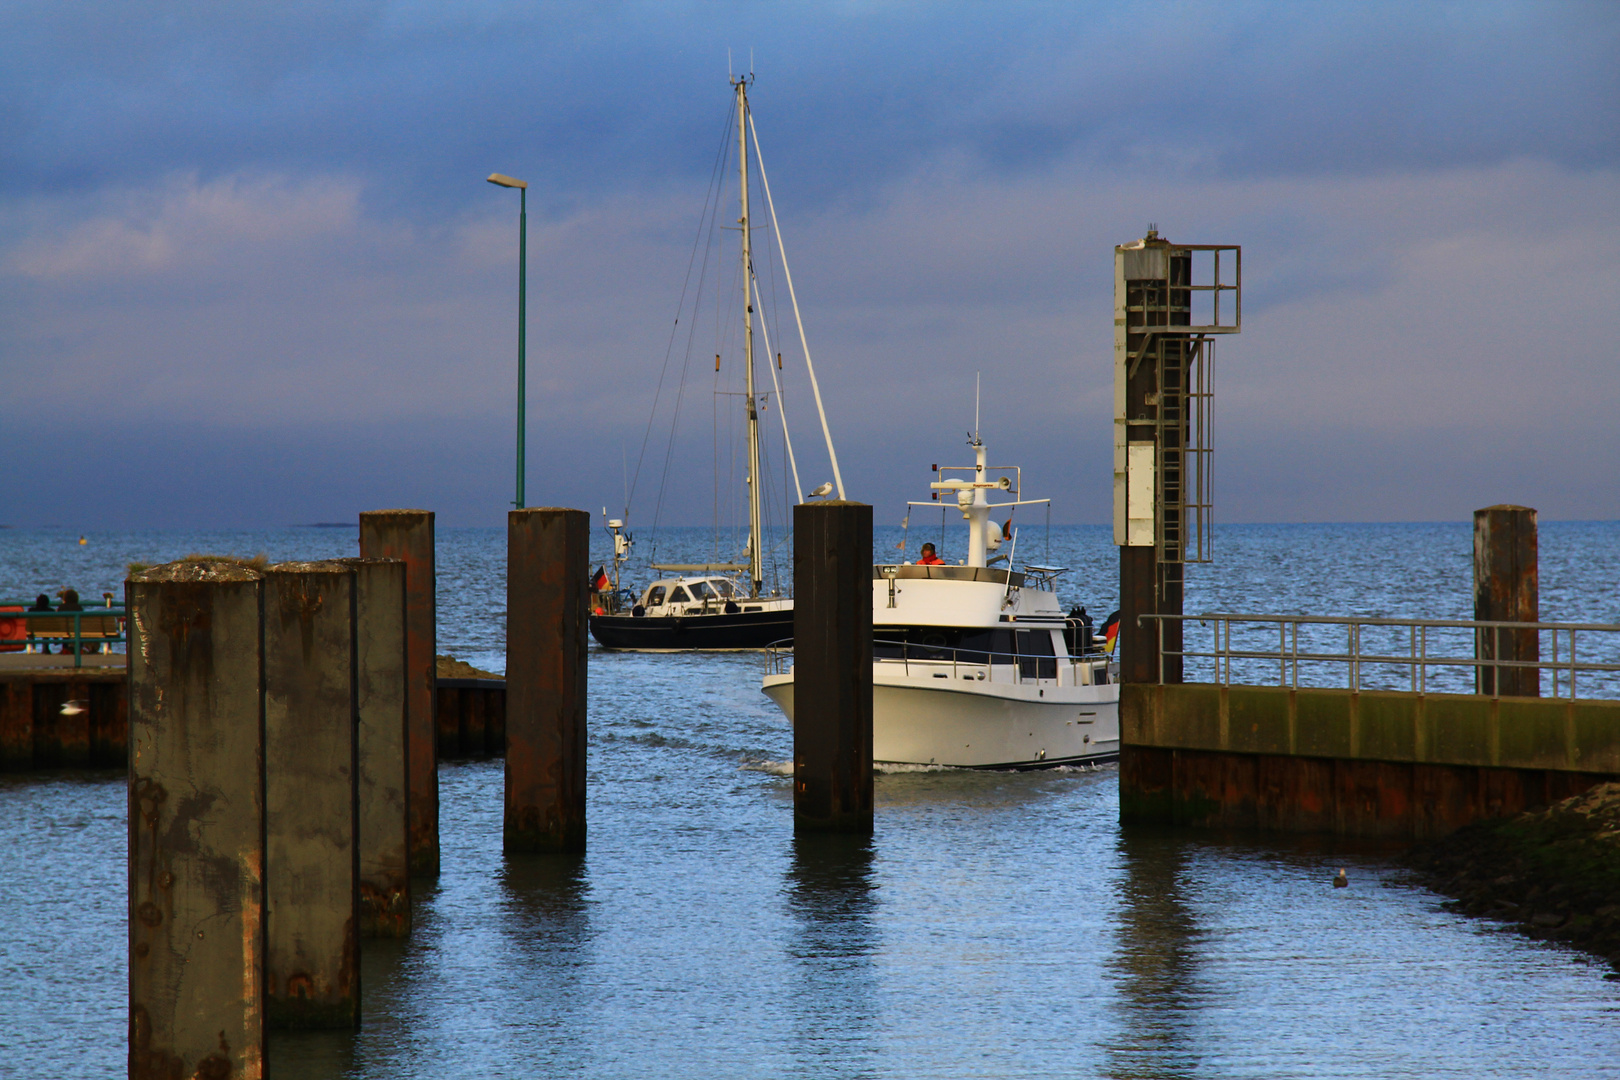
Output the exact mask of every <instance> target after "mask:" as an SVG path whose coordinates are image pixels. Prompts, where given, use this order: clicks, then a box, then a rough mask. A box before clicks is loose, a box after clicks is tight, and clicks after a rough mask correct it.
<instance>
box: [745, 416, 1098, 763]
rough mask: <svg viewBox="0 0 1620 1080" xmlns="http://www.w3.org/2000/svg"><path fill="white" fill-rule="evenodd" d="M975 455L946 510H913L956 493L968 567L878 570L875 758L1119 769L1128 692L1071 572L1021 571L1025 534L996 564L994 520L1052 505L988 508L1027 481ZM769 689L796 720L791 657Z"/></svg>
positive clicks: (941, 492)
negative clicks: (1122, 694) (1065, 599)
mask: <svg viewBox="0 0 1620 1080" xmlns="http://www.w3.org/2000/svg"><path fill="white" fill-rule="evenodd" d="M970 445H971V446H972V447H973V450H974V455H975V458H976V460H975V463H974V464H973V465H972V466H963V467H957V468H941V469H939V475H938V477H937V478H936V479H935V481H934V482H933V484H932V487H933V489H934V496H935V500H936V501H932V502H927V503H914V504H912V505H920V506H937V505H938V504H939V503H938V501H937V500H940V499H944V498H949V497H953V496H954V498H955V500H956V505H957V508H958V509H959V510H960V511H961V512H962V516H963V518H964V519H965V520H966V523H967V527H968V555H967V558H966V559H964V560H963V561H962V564H961V565H957V566H946V565H943V564H940V565H916V564H912V563H901V564H898V565H879V566H874V567H873V568H872V654H873V655H872V757H873V760H874V761H876V762H877V763H879V764H916V765H948V766H958V767H967V768H978V769H1027V768H1042V767H1049V766H1056V765H1078V764H1091V763H1096V762H1103V761H1109V760H1113V759H1115V758H1117V757H1118V756H1119V686H1118V685H1117V683H1115V681H1114V679H1113V677H1112V675H1113V673H1112V672H1111V671H1110V657H1109V655H1108V654H1107V653H1105V652H1104V651H1102V649H1101V648H1100V646H1099V644H1097V643H1094V642H1093V639H1092V636H1091V633H1090V625H1089V623H1084V624H1082V623H1081V622H1080V621H1079V620H1077V619H1071V618H1069V617H1067V616H1065V614H1064V612H1063V609H1062V607H1061V606H1060V605H1059V604H1058V598H1057V593H1056V591H1055V587H1054V586H1055V581H1056V578H1057V577H1058V575H1059V574H1061V573H1063V572H1064V570H1063V568H1060V567H1051V566H1035V565H1026V566H1025V567H1024V569H1023V571H1022V572H1016V571H1013V570H1012V569H1011V568H1010V566H1011V559H1012V556H1013V555H1014V554H1015V553H1016V548H1017V542H1016V539H1017V538H1016V533H1014V534H1013V535H1012V537H1011V540H1012V547H1011V549H1010V550H1009V553H1008V555H1007V556H1001V555H994V554H992V553H993V552H996V551H997V550H998V549H999V548H1000V547H1001V545H1002V543H1003V542H1004V539H1005V537H1004V527H1003V525H1001V524H998V523H997V522H995V521H993V520H991V517H990V515H991V512H992V511H995V510H998V509H1001V508H1011V507H1014V506H1023V505H1028V504H1030V503H1046V502H1048V501H1049V500H1046V499H1032V500H1024V501H1012V502H1002V503H992V502H990V499H989V496H990V493H991V492H994V491H1007V492H1010V493H1012V494H1013V495H1014V498H1015V499H1016V497H1017V493H1018V490H1019V488H1020V484H1019V470H1017V469H1016V468H991V467H989V466H987V465H986V454H985V447H984V443H983V442H982V441H981V440H980V439H979V437H978V436H977V434H975V435H974V437H973V440H972V442H971V443H970ZM953 474H955V475H953ZM992 477H994V478H993V479H992ZM995 562H1005V563H1007V564H1008V565H1007V566H994V565H991V564H992V563H995ZM762 689H763V690H764V692H765V693H766V695H768V696H769V697H770V699H771V700H772V701H774V702H776V704H777V705H778V706H780V707H781V709H782V711H783V712H784V713H786V714H787V716H788V719H789V720H790V721H791V720H792V719H793V667H792V652H791V648H790V647H780V648H776V649H772V650H770V651H769V652H768V654H767V673H766V676H765V680H764V684H763V687H762Z"/></svg>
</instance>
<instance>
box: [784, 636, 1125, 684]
mask: <svg viewBox="0 0 1620 1080" xmlns="http://www.w3.org/2000/svg"><path fill="white" fill-rule="evenodd" d="M872 660H873V662H875V663H880V664H888V663H893V664H899V665H901V666H902V667H903V668H904V670H905V673H906V674H907V675H936V676H942V677H947V678H950V679H953V680H955V679H967V680H970V681H973V682H992V683H1012V684H1014V685H1019V684H1023V683H1029V684H1042V685H1050V684H1052V683H1054V682H1059V681H1060V679H1059V676H1060V674H1061V673H1062V670H1063V669H1064V668H1065V667H1066V668H1067V669H1068V673H1069V684H1070V685H1074V686H1084V685H1091V684H1093V683H1095V684H1099V685H1100V684H1103V683H1106V682H1107V681H1108V657H1107V656H1106V655H1104V654H1102V653H1096V654H1092V655H1088V656H1053V655H1052V654H1050V653H1046V654H1041V653H1018V652H992V651H989V650H986V649H959V648H952V647H950V646H942V645H921V644H918V643H917V642H914V641H890V640H884V639H874V640H873V642H872ZM792 670H793V642H792V641H791V640H789V641H778V642H774V643H773V644H771V645H768V646H766V648H765V673H766V674H767V675H786V674H789V673H790V672H791V671H792Z"/></svg>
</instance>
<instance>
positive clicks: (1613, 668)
mask: <svg viewBox="0 0 1620 1080" xmlns="http://www.w3.org/2000/svg"><path fill="white" fill-rule="evenodd" d="M1141 619H1142V621H1143V625H1144V628H1146V626H1147V625H1148V624H1149V623H1151V624H1152V625H1154V627H1155V632H1156V633H1157V635H1158V641H1159V656H1160V660H1159V681H1161V682H1163V681H1164V680H1165V676H1166V674H1167V672H1166V661H1170V662H1174V661H1177V660H1179V661H1180V662H1181V666H1182V672H1181V680H1183V681H1186V682H1213V683H1223V684H1227V685H1238V684H1245V685H1251V686H1266V685H1270V686H1283V687H1289V688H1291V689H1298V688H1300V687H1313V686H1315V687H1348V688H1349V689H1351V690H1354V691H1358V692H1359V691H1362V690H1404V691H1408V692H1410V693H1417V694H1435V693H1448V694H1481V693H1482V694H1488V695H1491V696H1496V695H1497V693H1498V692H1499V691H1500V692H1507V691H1506V690H1502V688H1503V687H1518V686H1523V685H1525V684H1526V683H1528V684H1529V685H1531V686H1534V687H1536V688H1537V689H1538V690H1539V691H1540V694H1541V695H1542V696H1546V697H1552V698H1566V699H1571V700H1573V699H1575V698H1577V697H1585V698H1594V697H1595V698H1607V699H1615V698H1620V625H1612V624H1608V623H1554V622H1533V623H1531V622H1491V621H1480V620H1473V619H1386V618H1379V617H1362V616H1322V615H1254V614H1233V613H1226V612H1206V613H1204V614H1201V615H1143V616H1141ZM1189 623H1196V624H1198V626H1200V627H1208V628H1209V630H1210V631H1211V633H1212V639H1206V640H1209V647H1207V648H1200V647H1198V644H1201V643H1195V641H1184V643H1182V644H1181V647H1179V648H1175V647H1173V646H1174V645H1175V644H1177V643H1176V642H1175V639H1174V637H1173V636H1171V635H1170V634H1168V633H1167V630H1168V629H1169V628H1170V627H1178V628H1181V629H1182V631H1183V638H1184V639H1196V638H1199V637H1202V632H1201V631H1195V628H1194V627H1192V626H1189V625H1188V624H1189ZM1167 646H1172V647H1167Z"/></svg>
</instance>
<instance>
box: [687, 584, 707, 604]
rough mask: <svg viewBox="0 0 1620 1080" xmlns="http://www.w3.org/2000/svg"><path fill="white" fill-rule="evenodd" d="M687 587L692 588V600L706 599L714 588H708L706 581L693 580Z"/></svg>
mask: <svg viewBox="0 0 1620 1080" xmlns="http://www.w3.org/2000/svg"><path fill="white" fill-rule="evenodd" d="M687 587H688V588H690V589H691V590H692V599H694V600H708V599H710V598H711V597H713V596H714V590H713V589H711V588H709V583H708V582H707V581H694V582H692V584H691V585H689V586H687Z"/></svg>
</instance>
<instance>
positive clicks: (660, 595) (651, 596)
mask: <svg viewBox="0 0 1620 1080" xmlns="http://www.w3.org/2000/svg"><path fill="white" fill-rule="evenodd" d="M663 602H664V587H663V586H662V585H654V586H653V587H652V588H650V589H648V590H647V606H648V607H657V606H658V605H660V604H662V603H663Z"/></svg>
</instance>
